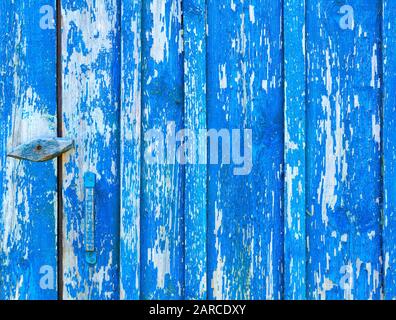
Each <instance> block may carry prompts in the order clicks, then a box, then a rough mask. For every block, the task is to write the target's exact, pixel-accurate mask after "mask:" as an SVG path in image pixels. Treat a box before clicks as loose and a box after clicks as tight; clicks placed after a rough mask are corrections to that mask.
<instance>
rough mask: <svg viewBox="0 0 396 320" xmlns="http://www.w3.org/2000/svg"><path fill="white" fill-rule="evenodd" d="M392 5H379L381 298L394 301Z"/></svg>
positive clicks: (387, 1) (395, 58) (395, 18)
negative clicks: (381, 180)
mask: <svg viewBox="0 0 396 320" xmlns="http://www.w3.org/2000/svg"><path fill="white" fill-rule="evenodd" d="M395 12H396V2H395V1H391V0H384V1H383V21H382V44H383V45H382V49H383V52H382V58H383V122H382V123H383V152H384V153H383V175H384V177H383V178H384V180H383V181H384V190H383V192H384V195H383V197H384V221H383V223H384V225H383V234H382V236H383V263H384V298H385V299H389V300H394V299H396V232H395V230H396V229H395V228H396V132H395V126H396V116H395V115H396V96H395V92H396V34H395V30H396V15H395Z"/></svg>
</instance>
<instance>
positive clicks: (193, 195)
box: [183, 0, 207, 299]
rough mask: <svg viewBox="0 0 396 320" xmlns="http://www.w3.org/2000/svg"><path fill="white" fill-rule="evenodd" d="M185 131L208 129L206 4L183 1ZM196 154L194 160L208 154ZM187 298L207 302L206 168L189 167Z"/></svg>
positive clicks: (202, 148) (203, 150) (200, 151)
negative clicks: (205, 300)
mask: <svg viewBox="0 0 396 320" xmlns="http://www.w3.org/2000/svg"><path fill="white" fill-rule="evenodd" d="M183 30H184V92H185V99H184V101H185V107H184V108H185V115H184V124H185V128H187V129H190V130H192V131H193V132H194V133H196V134H197V133H199V131H200V130H204V129H206V120H207V119H206V1H205V0H184V1H183ZM197 147H198V149H197V150H194V152H195V159H198V157H199V155H200V154H205V153H206V148H205V146H204V145H200V146H197ZM184 189H185V234H186V237H185V298H186V299H206V298H207V272H206V265H207V258H206V257H207V250H206V236H207V233H206V230H207V213H206V205H207V197H206V193H207V166H206V164H205V163H203V164H200V163H198V161H196V163H189V164H187V165H186V178H185V187H184Z"/></svg>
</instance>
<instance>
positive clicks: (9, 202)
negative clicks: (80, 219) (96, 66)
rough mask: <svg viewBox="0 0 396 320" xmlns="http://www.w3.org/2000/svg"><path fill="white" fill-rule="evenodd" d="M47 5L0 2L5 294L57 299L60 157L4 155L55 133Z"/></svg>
mask: <svg viewBox="0 0 396 320" xmlns="http://www.w3.org/2000/svg"><path fill="white" fill-rule="evenodd" d="M47 4H48V5H52V7H49V6H47V7H43V4H42V3H41V2H38V1H33V0H29V1H16V2H14V1H1V3H0V21H1V24H0V46H1V47H0V299H22V300H24V299H56V298H57V288H56V276H57V275H56V267H57V258H56V212H57V210H56V208H57V201H56V198H57V196H56V161H50V162H47V163H44V164H42V163H41V164H37V163H35V164H34V163H31V162H25V161H20V160H16V159H12V158H7V157H6V155H7V152H10V151H11V150H12V149H14V148H15V147H17V146H18V145H20V144H23V143H27V142H29V141H31V140H33V139H35V138H41V137H56V94H55V92H56V86H55V84H56V81H55V79H56V78H55V77H56V67H55V66H56V53H55V51H56V50H55V48H56V41H55V40H56V37H55V34H56V33H55V30H54V29H52V28H51V25H52V23H53V21H52V20H51V17H53V15H51V8H52V9H53V8H54V6H53V5H54V1H47ZM48 10H49V11H48ZM52 13H53V12H52ZM47 17H49V18H48V19H49V20H47Z"/></svg>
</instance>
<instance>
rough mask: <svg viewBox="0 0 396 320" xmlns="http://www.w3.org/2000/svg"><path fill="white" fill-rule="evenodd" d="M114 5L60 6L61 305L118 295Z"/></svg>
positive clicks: (110, 0) (108, 1)
mask: <svg viewBox="0 0 396 320" xmlns="http://www.w3.org/2000/svg"><path fill="white" fill-rule="evenodd" d="M119 12H120V6H119V1H117V0H105V1H90V0H78V1H62V16H63V34H62V49H63V50H62V51H63V54H62V62H63V124H62V125H63V129H64V132H63V133H64V135H65V136H67V137H70V138H72V139H74V140H75V143H76V146H75V150H74V152H73V153H70V154H69V155H68V156H66V157H65V159H64V169H63V199H64V227H63V230H64V248H63V265H64V270H63V276H64V288H63V289H64V290H63V293H64V298H65V299H117V298H118V297H119V207H120V205H119V199H120V184H119V159H120V157H119V156H120V155H119V134H120V128H119V117H120V106H119V105H120V101H119V99H120V70H119V66H120V58H119V55H120V32H119V24H120V21H119ZM88 171H90V172H93V173H94V174H96V188H95V200H94V201H95V208H96V209H95V214H96V217H95V222H94V223H95V248H96V254H97V263H96V264H95V265H93V266H91V265H89V264H88V263H87V261H86V252H85V240H84V235H85V232H84V230H85V228H84V224H85V212H84V181H83V179H84V175H85V173H87V172H88Z"/></svg>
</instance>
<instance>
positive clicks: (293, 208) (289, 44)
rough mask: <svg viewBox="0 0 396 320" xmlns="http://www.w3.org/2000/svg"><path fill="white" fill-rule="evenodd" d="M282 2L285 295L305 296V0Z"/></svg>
mask: <svg viewBox="0 0 396 320" xmlns="http://www.w3.org/2000/svg"><path fill="white" fill-rule="evenodd" d="M283 5H284V13H283V14H284V19H283V25H284V64H285V66H284V95H285V97H284V99H285V103H284V114H285V127H284V137H285V138H284V139H285V142H284V150H285V156H284V161H285V164H284V166H285V168H284V170H285V193H284V230H285V231H284V232H285V233H284V298H285V299H299V300H302V299H305V298H306V285H307V284H306V278H305V273H306V261H307V260H306V259H307V257H306V232H305V225H306V206H305V190H306V183H305V181H306V175H305V168H306V154H305V153H306V128H305V127H306V119H305V113H306V59H305V58H306V56H305V53H306V42H305V10H306V0H286V1H284V3H283Z"/></svg>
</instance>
